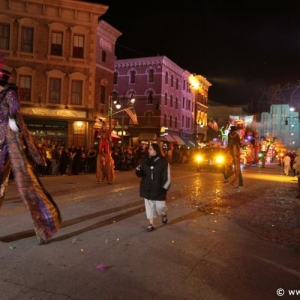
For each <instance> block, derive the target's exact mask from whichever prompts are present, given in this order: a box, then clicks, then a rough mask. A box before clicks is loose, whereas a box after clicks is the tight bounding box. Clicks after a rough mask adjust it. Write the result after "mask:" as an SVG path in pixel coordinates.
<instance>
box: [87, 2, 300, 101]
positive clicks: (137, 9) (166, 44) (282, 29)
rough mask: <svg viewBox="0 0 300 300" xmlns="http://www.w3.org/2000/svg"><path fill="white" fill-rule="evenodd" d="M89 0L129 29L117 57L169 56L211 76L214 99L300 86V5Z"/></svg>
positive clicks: (243, 97)
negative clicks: (101, 5)
mask: <svg viewBox="0 0 300 300" xmlns="http://www.w3.org/2000/svg"><path fill="white" fill-rule="evenodd" d="M88 2H94V3H101V4H105V5H108V6H109V9H108V11H107V13H106V14H105V15H103V17H102V19H103V20H105V21H106V22H108V23H109V24H110V25H112V26H113V27H115V28H116V29H118V30H119V31H120V32H122V33H123V35H122V36H121V37H119V38H118V40H117V46H116V55H117V58H119V59H122V58H133V57H146V56H155V55H157V54H158V55H165V56H167V57H168V58H169V59H171V60H172V61H174V62H175V63H176V64H178V65H179V66H180V67H181V68H183V69H186V70H188V71H189V72H191V73H196V74H200V75H202V76H204V77H206V78H207V80H208V81H210V82H211V83H212V87H211V88H210V90H209V99H210V100H213V101H216V102H220V103H224V104H247V103H249V101H250V100H251V99H252V98H253V97H258V96H259V95H260V94H261V93H262V92H261V91H262V89H263V88H264V87H270V86H271V85H275V84H276V85H277V84H280V85H281V86H284V85H286V84H288V83H292V84H299V82H298V79H300V14H299V8H300V2H299V4H297V5H295V3H297V1H282V2H279V3H277V4H274V1H268V0H264V1H260V2H264V3H263V5H264V7H262V6H261V4H257V3H260V2H258V1H252V2H251V3H250V4H248V3H246V4H243V5H244V7H243V8H236V9H230V7H228V4H227V3H229V1H228V0H227V1H221V0H209V1H201V0H198V1H197V0H195V1H180V2H179V3H177V2H178V1H167V0H160V1H156V0H152V1H138V0H134V1H131V0H127V1H126V0H115V1H114V0H111V1H105V0H104V1H99V0H94V1H92V0H89V1H88ZM235 2H236V1H235ZM276 2H277V1H276ZM232 5H233V4H232ZM245 5H248V7H246V6H245Z"/></svg>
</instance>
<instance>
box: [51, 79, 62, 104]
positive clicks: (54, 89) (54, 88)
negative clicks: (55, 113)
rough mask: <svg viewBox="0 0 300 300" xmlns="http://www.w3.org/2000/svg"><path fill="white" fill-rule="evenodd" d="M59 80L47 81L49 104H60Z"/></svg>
mask: <svg viewBox="0 0 300 300" xmlns="http://www.w3.org/2000/svg"><path fill="white" fill-rule="evenodd" d="M60 95H61V79H60V78H50V80H49V103H53V104H60V103H61V102H60Z"/></svg>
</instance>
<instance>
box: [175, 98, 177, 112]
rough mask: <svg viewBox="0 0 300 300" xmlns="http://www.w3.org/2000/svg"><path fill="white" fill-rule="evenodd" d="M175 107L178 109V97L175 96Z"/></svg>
mask: <svg viewBox="0 0 300 300" xmlns="http://www.w3.org/2000/svg"><path fill="white" fill-rule="evenodd" d="M175 108H176V109H178V98H177V97H176V101H175Z"/></svg>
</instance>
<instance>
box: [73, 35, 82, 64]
mask: <svg viewBox="0 0 300 300" xmlns="http://www.w3.org/2000/svg"><path fill="white" fill-rule="evenodd" d="M73 57H74V58H84V36H83V35H79V34H74V37H73Z"/></svg>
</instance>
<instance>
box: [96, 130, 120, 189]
mask: <svg viewBox="0 0 300 300" xmlns="http://www.w3.org/2000/svg"><path fill="white" fill-rule="evenodd" d="M114 169H115V165H114V160H113V158H112V157H111V150H110V146H109V136H107V134H106V133H104V132H103V133H102V137H101V140H100V142H99V153H98V155H97V169H96V181H97V182H98V183H99V182H105V181H106V182H107V183H109V184H112V183H114V182H115V172H114Z"/></svg>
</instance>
